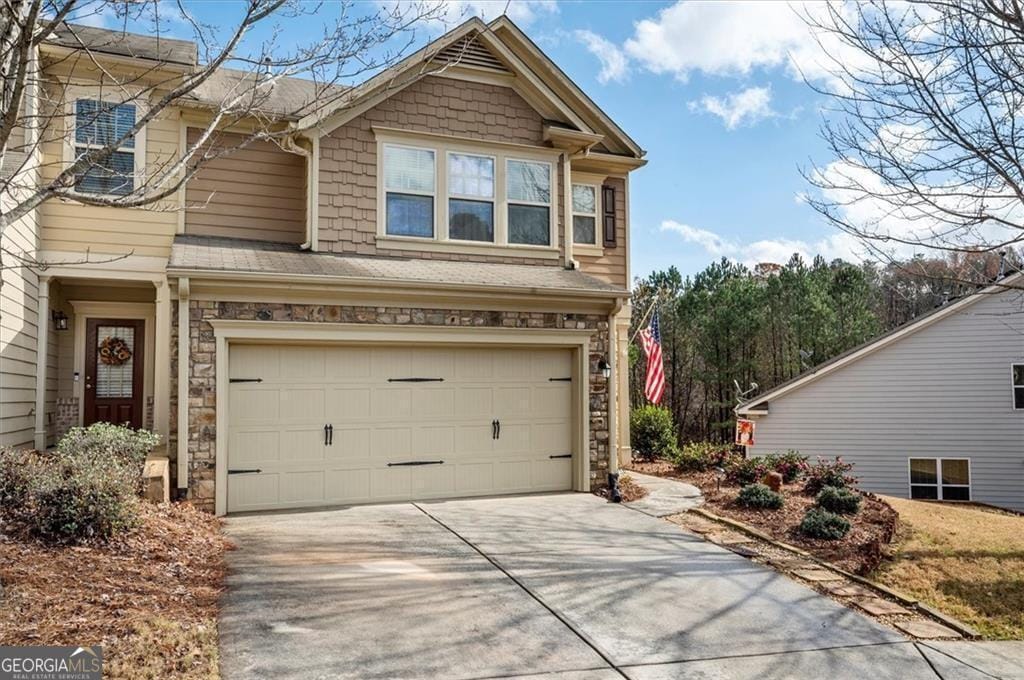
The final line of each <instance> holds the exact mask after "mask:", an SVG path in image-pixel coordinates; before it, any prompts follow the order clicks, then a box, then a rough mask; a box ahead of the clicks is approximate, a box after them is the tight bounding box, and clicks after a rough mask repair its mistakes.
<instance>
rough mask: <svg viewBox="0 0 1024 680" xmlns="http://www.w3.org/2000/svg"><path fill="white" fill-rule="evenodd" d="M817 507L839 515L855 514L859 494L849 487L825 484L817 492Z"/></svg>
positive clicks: (858, 508)
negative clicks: (841, 487) (840, 487)
mask: <svg viewBox="0 0 1024 680" xmlns="http://www.w3.org/2000/svg"><path fill="white" fill-rule="evenodd" d="M817 501H818V507H820V508H824V509H825V510H828V511H829V512H835V513H838V514H840V515H856V514H857V512H859V511H860V501H861V498H860V494H859V493H857V492H855V491H850V490H849V489H839V488H836V487H834V486H826V487H824V488H823V489H822V490H821V491H819V492H818V498H817Z"/></svg>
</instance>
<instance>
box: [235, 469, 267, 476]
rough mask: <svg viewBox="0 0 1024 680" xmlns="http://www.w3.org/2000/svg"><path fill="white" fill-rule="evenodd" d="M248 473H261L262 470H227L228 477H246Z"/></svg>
mask: <svg viewBox="0 0 1024 680" xmlns="http://www.w3.org/2000/svg"><path fill="white" fill-rule="evenodd" d="M250 472H263V470H260V469H259V468H252V469H249V470H228V474H229V475H247V474H249V473H250Z"/></svg>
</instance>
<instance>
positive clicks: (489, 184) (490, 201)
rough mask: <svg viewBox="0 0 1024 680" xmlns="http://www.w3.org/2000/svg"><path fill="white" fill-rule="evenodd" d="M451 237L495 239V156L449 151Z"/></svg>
mask: <svg viewBox="0 0 1024 680" xmlns="http://www.w3.org/2000/svg"><path fill="white" fill-rule="evenodd" d="M448 238H452V239H458V240H462V241H486V242H488V243H493V242H494V158H493V157H491V156H475V155H472V154H466V153H450V154H448Z"/></svg>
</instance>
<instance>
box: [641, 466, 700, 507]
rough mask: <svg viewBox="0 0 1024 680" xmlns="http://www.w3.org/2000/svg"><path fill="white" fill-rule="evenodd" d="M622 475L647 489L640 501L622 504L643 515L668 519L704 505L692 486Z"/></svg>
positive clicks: (698, 491) (697, 490) (645, 477)
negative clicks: (670, 516)
mask: <svg viewBox="0 0 1024 680" xmlns="http://www.w3.org/2000/svg"><path fill="white" fill-rule="evenodd" d="M622 474H623V475H629V476H630V477H631V478H632V479H633V481H635V482H636V483H637V484H639V485H640V486H642V487H644V488H645V489H647V495H646V496H644V497H643V498H641V499H640V500H638V501H633V502H631V503H624V504H623V505H625V506H626V507H628V508H631V509H633V510H637V511H639V512H642V513H644V514H645V515H651V516H652V517H668V516H669V515H678V514H680V513H683V512H686V511H687V510H690V509H691V508H696V507H700V506H701V505H704V496H703V495H702V494H701V492H700V489H698V488H697V487H695V486H694V485H693V484H687V483H686V482H680V481H679V480H676V479H665V478H664V477H653V476H651V475H642V474H640V473H639V472H629V471H625V472H623V473H622Z"/></svg>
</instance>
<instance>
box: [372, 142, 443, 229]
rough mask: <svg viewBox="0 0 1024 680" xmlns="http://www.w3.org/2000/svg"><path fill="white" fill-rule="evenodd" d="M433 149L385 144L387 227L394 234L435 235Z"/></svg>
mask: <svg viewBox="0 0 1024 680" xmlns="http://www.w3.org/2000/svg"><path fill="white" fill-rule="evenodd" d="M434 162H435V154H434V150H433V149H422V148H418V147H411V146H397V145H393V144H387V145H385V146H384V201H385V203H386V206H385V215H386V222H385V231H386V233H387V234H389V235H391V236H414V237H419V238H433V237H434V193H435V187H436V182H435V168H434Z"/></svg>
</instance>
